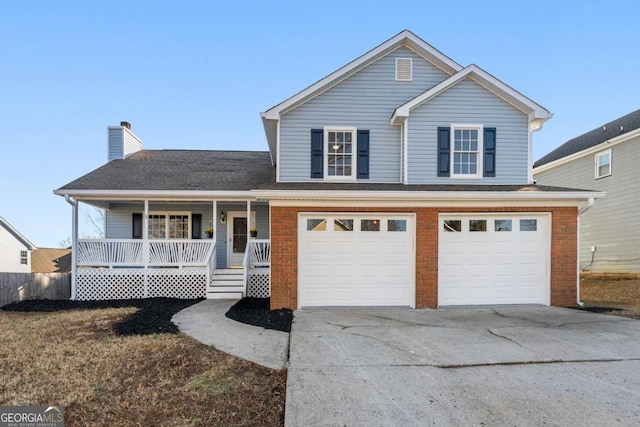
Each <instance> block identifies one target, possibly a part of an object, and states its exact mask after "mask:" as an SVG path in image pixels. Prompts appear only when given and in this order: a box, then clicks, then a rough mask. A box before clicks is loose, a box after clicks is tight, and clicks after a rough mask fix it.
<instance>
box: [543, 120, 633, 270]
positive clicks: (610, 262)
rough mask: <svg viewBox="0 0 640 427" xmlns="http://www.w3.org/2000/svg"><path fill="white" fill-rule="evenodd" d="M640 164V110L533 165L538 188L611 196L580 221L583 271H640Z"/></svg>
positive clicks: (595, 130)
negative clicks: (582, 190) (562, 187)
mask: <svg viewBox="0 0 640 427" xmlns="http://www.w3.org/2000/svg"><path fill="white" fill-rule="evenodd" d="M638 161H640V110H637V111H634V112H632V113H629V114H627V115H624V116H622V117H619V118H617V119H615V120H612V121H610V122H608V123H606V124H604V125H602V126H599V127H597V128H595V129H593V130H591V131H589V132H587V133H585V134H583V135H580V136H577V137H575V138H572V139H570V140H569V141H567V142H565V143H564V144H562V145H560V146H559V147H557V148H556V149H554V150H553V151H551V152H550V153H548V154H546V155H545V156H543V157H542V158H541V159H539V160H538V161H536V163H535V164H534V170H533V176H534V178H535V180H536V181H537V182H538V183H540V184H545V185H565V186H570V187H576V188H586V189H589V190H597V191H603V192H606V194H607V197H606V198H604V199H603V200H602V201H600V202H598V203H596V205H595V206H594V207H593V209H590V210H589V212H587V213H585V215H584V216H582V217H581V218H580V233H579V234H580V236H579V238H580V245H579V246H580V268H581V269H582V270H586V271H591V272H596V273H636V274H638V273H640V226H639V225H638V208H640V185H638V184H639V183H640V171H639V170H638V167H637V164H638ZM636 205H638V206H636Z"/></svg>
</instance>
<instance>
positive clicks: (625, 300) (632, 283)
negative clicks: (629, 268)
mask: <svg viewBox="0 0 640 427" xmlns="http://www.w3.org/2000/svg"><path fill="white" fill-rule="evenodd" d="M580 295H581V298H582V301H583V302H584V303H585V307H587V308H597V309H598V311H600V312H602V313H607V314H615V315H617V316H624V317H630V318H633V319H639V320H640V278H639V277H637V275H616V276H612V275H596V274H593V275H582V276H581V279H580Z"/></svg>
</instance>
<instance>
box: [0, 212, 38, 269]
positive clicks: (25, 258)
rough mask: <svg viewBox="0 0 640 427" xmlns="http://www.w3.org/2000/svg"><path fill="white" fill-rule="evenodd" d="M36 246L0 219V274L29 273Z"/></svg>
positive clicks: (4, 220)
mask: <svg viewBox="0 0 640 427" xmlns="http://www.w3.org/2000/svg"><path fill="white" fill-rule="evenodd" d="M35 248H36V246H35V245H34V244H33V243H31V242H30V241H29V240H28V239H27V238H26V237H24V236H23V235H22V234H20V232H19V231H18V230H16V229H15V228H13V227H12V226H11V224H9V223H8V222H7V220H6V219H4V218H1V217H0V273H30V272H31V253H32V251H33V250H34V249H35Z"/></svg>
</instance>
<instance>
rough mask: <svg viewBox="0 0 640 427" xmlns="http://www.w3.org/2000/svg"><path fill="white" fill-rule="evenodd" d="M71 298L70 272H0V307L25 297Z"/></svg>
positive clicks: (25, 298)
mask: <svg viewBox="0 0 640 427" xmlns="http://www.w3.org/2000/svg"><path fill="white" fill-rule="evenodd" d="M69 298H71V273H0V307H2V306H3V305H5V304H9V303H12V302H14V301H23V300H27V299H69Z"/></svg>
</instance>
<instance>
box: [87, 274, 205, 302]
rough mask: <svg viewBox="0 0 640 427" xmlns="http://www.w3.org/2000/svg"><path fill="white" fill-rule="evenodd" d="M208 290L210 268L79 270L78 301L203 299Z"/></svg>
mask: <svg viewBox="0 0 640 427" xmlns="http://www.w3.org/2000/svg"><path fill="white" fill-rule="evenodd" d="M145 282H146V285H145ZM145 288H146V289H145ZM206 288H207V272H206V269H204V268H197V267H194V268H181V269H177V268H167V269H165V268H150V269H143V268H113V269H111V268H87V269H78V272H77V277H76V298H77V299H78V300H109V299H135V298H153V297H167V298H185V299H192V298H193V299H195V298H203V297H204V296H205V295H206Z"/></svg>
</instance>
